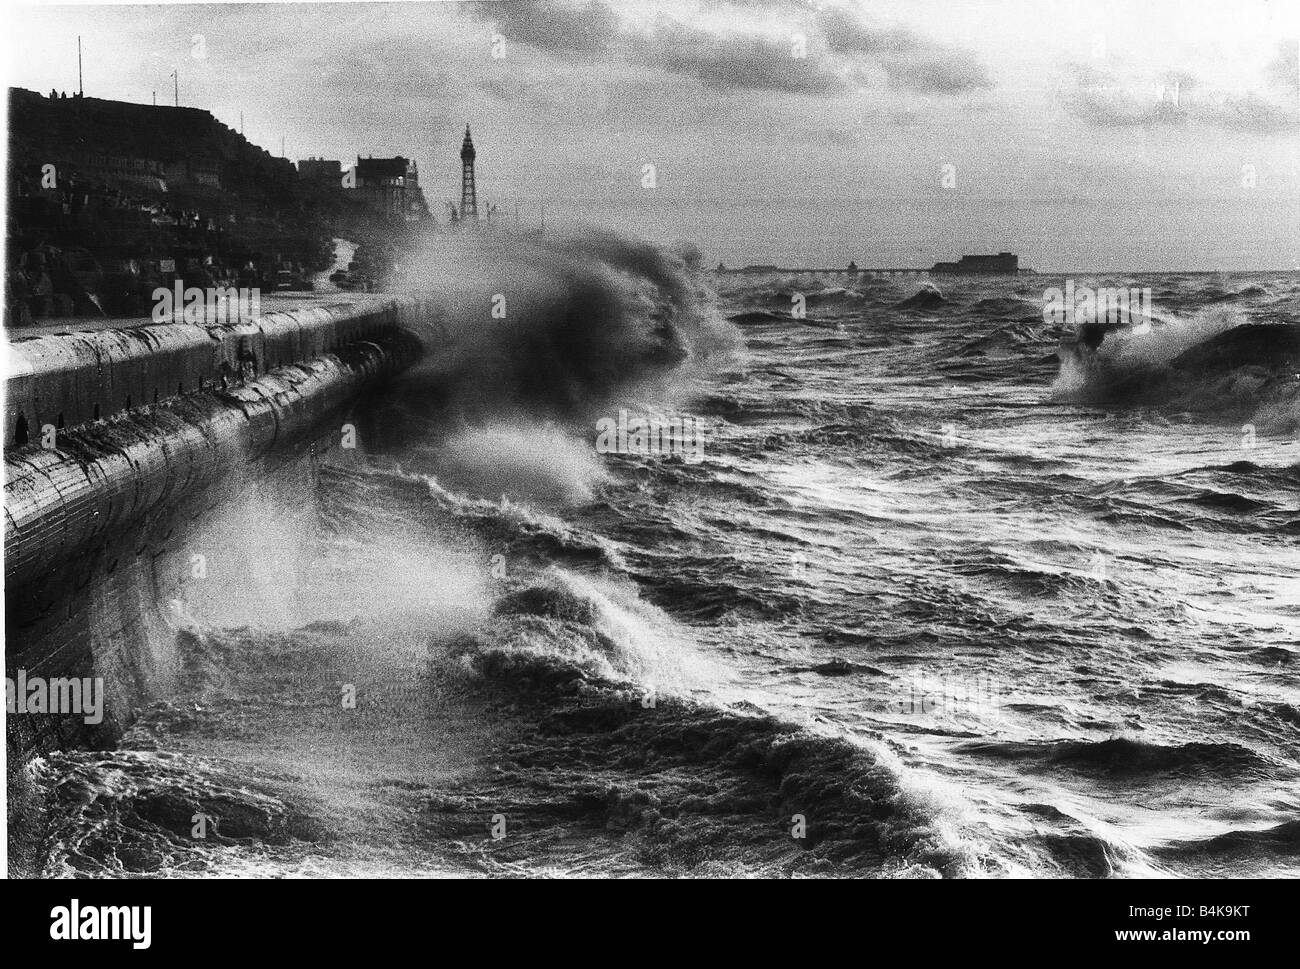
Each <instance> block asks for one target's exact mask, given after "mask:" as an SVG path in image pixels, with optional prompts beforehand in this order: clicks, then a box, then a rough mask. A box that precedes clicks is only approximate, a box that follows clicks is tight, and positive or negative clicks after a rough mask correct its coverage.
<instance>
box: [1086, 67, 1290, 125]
mask: <svg viewBox="0 0 1300 969" xmlns="http://www.w3.org/2000/svg"><path fill="white" fill-rule="evenodd" d="M1070 70H1071V73H1072V74H1073V78H1074V86H1073V88H1072V89H1069V90H1067V91H1066V92H1065V93H1063V94H1062V95H1061V101H1062V103H1063V104H1064V105H1065V107H1066V108H1067V109H1068V110H1069V111H1071V112H1072V113H1073V114H1074V115H1075V116H1076V117H1079V118H1082V119H1083V120H1084V121H1087V122H1089V123H1090V124H1093V125H1097V126H1098V127H1106V128H1125V127H1158V126H1163V127H1168V126H1175V125H1185V124H1188V123H1189V122H1194V123H1197V124H1204V125H1211V126H1213V127H1216V128H1223V129H1225V130H1228V131H1238V132H1244V133H1252V134H1270V133H1272V132H1277V131H1284V130H1286V129H1288V128H1293V127H1295V126H1296V125H1297V124H1298V123H1300V119H1297V117H1296V114H1295V112H1294V111H1287V110H1285V109H1283V108H1281V107H1279V106H1278V105H1276V104H1274V103H1272V102H1271V101H1268V100H1266V99H1265V98H1263V97H1261V96H1260V95H1258V94H1255V93H1253V92H1251V93H1247V94H1233V93H1224V92H1214V91H1204V92H1202V91H1197V90H1196V79H1195V78H1194V77H1193V76H1192V75H1190V74H1187V73H1185V72H1178V73H1173V74H1169V75H1167V76H1165V77H1164V78H1162V79H1161V80H1160V81H1159V82H1154V81H1153V82H1151V85H1150V88H1149V89H1148V90H1149V91H1150V94H1149V95H1148V94H1146V93H1145V92H1142V93H1139V90H1140V89H1138V90H1135V89H1134V88H1133V87H1132V86H1124V85H1121V84H1119V83H1118V82H1117V81H1116V79H1115V78H1114V77H1113V76H1111V75H1108V74H1104V73H1102V72H1100V71H1097V70H1095V69H1094V68H1091V67H1087V66H1084V65H1078V64H1076V65H1072V66H1071V68H1070Z"/></svg>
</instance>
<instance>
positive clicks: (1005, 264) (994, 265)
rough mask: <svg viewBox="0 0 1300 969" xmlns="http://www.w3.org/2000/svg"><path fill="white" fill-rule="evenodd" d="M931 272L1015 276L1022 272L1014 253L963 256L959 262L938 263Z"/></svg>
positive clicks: (1018, 259) (1017, 257) (1018, 258)
mask: <svg viewBox="0 0 1300 969" xmlns="http://www.w3.org/2000/svg"><path fill="white" fill-rule="evenodd" d="M930 272H932V273H985V274H989V273H992V274H997V275H1006V276H1014V275H1016V274H1017V273H1019V272H1020V257H1019V256H1017V255H1016V254H1015V253H1014V252H999V253H998V254H997V255H996V256H962V257H961V259H959V260H958V261H957V262H936V263H935V264H934V266H932V267H931V269H930Z"/></svg>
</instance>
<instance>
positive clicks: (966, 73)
mask: <svg viewBox="0 0 1300 969" xmlns="http://www.w3.org/2000/svg"><path fill="white" fill-rule="evenodd" d="M816 23H817V26H818V29H819V30H820V31H821V34H822V36H823V37H824V38H825V39H826V46H827V47H828V48H829V49H830V50H832V51H834V52H836V53H838V54H843V55H846V56H850V57H865V58H869V59H872V60H874V61H875V62H876V63H878V64H879V66H880V67H881V68H882V69H883V70H884V72H885V76H886V77H887V78H888V79H889V83H890V84H892V85H894V86H895V87H902V88H908V89H910V90H913V91H920V92H921V93H924V94H960V93H961V92H963V91H971V90H975V89H977V88H987V87H991V86H992V83H993V82H992V81H991V79H990V78H989V76H988V72H987V71H985V69H984V67H983V65H981V64H980V63H979V61H977V60H976V59H975V57H974V56H973V55H971V54H969V53H967V52H966V51H959V50H951V49H949V48H946V47H943V46H941V45H939V44H934V43H932V42H930V41H927V40H925V39H924V38H922V37H919V36H918V35H916V34H914V33H913V32H912V31H910V30H903V29H901V28H896V27H873V26H869V25H867V24H865V23H863V22H862V21H861V20H859V19H858V18H857V17H855V16H854V15H853V14H852V13H850V12H849V11H848V10H845V9H843V8H841V7H827V8H825V9H824V10H821V11H820V12H818V14H817V15H816Z"/></svg>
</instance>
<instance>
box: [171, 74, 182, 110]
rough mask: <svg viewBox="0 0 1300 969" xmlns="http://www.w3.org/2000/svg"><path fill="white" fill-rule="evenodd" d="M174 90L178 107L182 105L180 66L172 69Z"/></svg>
mask: <svg viewBox="0 0 1300 969" xmlns="http://www.w3.org/2000/svg"><path fill="white" fill-rule="evenodd" d="M172 90H173V92H174V93H175V95H176V107H178V108H179V107H180V106H181V78H180V68H177V69H176V70H174V71H172Z"/></svg>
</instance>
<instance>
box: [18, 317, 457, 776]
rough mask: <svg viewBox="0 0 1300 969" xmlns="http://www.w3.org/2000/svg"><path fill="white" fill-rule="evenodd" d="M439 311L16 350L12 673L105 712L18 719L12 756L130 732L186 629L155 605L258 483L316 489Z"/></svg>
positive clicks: (93, 339) (24, 343)
mask: <svg viewBox="0 0 1300 969" xmlns="http://www.w3.org/2000/svg"><path fill="white" fill-rule="evenodd" d="M435 314H436V311H435V309H434V308H433V307H432V306H430V305H428V304H426V303H423V302H421V301H418V300H391V299H390V300H376V299H374V298H370V299H362V300H358V301H356V302H354V303H349V304H339V305H333V306H317V307H307V308H301V309H297V310H291V311H288V312H281V313H272V314H268V315H266V316H264V317H261V318H259V319H257V320H255V321H252V322H249V323H245V324H241V325H237V326H212V327H207V326H199V325H187V324H174V325H161V326H150V327H141V328H139V329H136V330H99V331H92V332H85V333H75V334H58V335H45V336H40V337H35V338H32V339H28V340H20V341H17V342H15V343H13V344H11V345H10V364H11V365H10V368H9V369H10V373H9V377H8V380H7V387H6V389H7V392H8V393H7V397H6V404H5V406H6V417H7V422H8V431H7V433H6V449H5V582H6V589H5V598H6V651H5V672H6V676H7V677H9V678H10V680H11V681H13V683H14V684H15V690H16V691H17V692H19V693H23V691H24V690H25V689H26V688H27V687H26V684H33V683H35V684H38V686H39V685H43V684H49V683H50V681H51V680H58V681H60V682H61V683H63V684H67V683H69V682H70V681H71V680H76V681H78V682H80V683H83V684H86V685H87V686H89V685H90V684H92V683H93V684H95V685H96V688H97V689H100V690H102V698H103V702H102V710H101V711H100V712H99V713H97V714H96V715H94V716H87V715H85V713H84V711H81V712H71V713H69V712H68V710H67V709H63V710H60V711H59V712H49V711H44V710H36V711H35V712H31V711H28V712H23V711H22V710H19V711H18V712H16V713H10V714H9V717H8V731H7V734H8V736H7V738H6V739H7V743H8V747H9V750H10V752H11V754H16V755H18V756H19V757H22V756H26V755H29V754H31V753H34V752H39V751H41V750H46V749H52V748H56V747H72V746H87V745H89V746H103V745H107V744H111V743H112V742H113V741H114V740H115V739H116V737H117V736H119V735H120V732H121V730H122V729H123V728H124V727H125V726H127V725H128V724H129V723H130V721H131V719H132V717H133V711H134V710H136V709H137V708H138V707H139V706H141V705H142V704H143V703H145V702H147V701H148V700H149V699H150V697H151V695H152V694H153V693H154V692H155V688H156V687H158V686H159V685H160V683H161V681H162V680H165V678H166V677H167V676H168V675H169V671H168V670H167V669H166V668H165V667H166V656H165V653H166V652H168V650H167V649H166V643H167V641H168V639H169V638H171V637H173V636H174V631H173V630H172V629H171V628H170V627H169V626H167V624H166V623H165V622H163V620H162V617H161V614H160V609H161V607H162V604H165V603H166V602H168V600H169V599H171V598H173V597H174V596H175V595H176V593H177V590H178V588H179V586H180V585H181V584H182V583H183V582H184V579H185V575H186V565H187V562H188V560H189V558H190V555H189V552H188V550H189V549H190V548H191V547H192V545H193V543H194V541H195V537H196V536H198V535H201V534H202V533H203V530H204V529H205V528H206V527H208V526H209V525H210V524H211V523H212V522H214V521H215V520H216V519H217V518H219V517H220V513H221V509H222V507H223V506H224V505H226V504H228V503H229V502H231V501H233V500H235V499H237V498H238V497H239V495H240V494H241V492H247V490H248V489H250V488H254V489H255V488H257V487H259V486H261V484H260V483H259V482H260V481H261V479H264V478H268V477H275V478H279V479H284V478H285V477H286V476H287V477H289V478H297V479H299V480H305V481H306V483H307V484H310V479H311V478H312V476H313V475H314V472H315V468H316V460H317V458H318V457H319V455H320V454H321V453H322V452H323V451H325V450H328V449H330V448H332V447H336V446H338V445H339V444H340V442H341V441H342V440H343V435H342V434H341V431H342V429H343V427H344V424H345V422H346V419H347V417H348V415H349V413H350V411H351V410H352V409H353V408H355V406H356V405H357V404H358V403H359V402H360V401H362V400H364V399H365V397H366V396H367V395H369V394H371V393H373V392H375V391H376V390H378V389H380V388H382V387H383V385H384V383H385V382H386V381H387V380H388V379H389V378H391V377H392V376H393V375H395V374H396V373H398V372H400V371H401V370H403V369H405V368H406V367H408V366H409V365H411V364H412V363H413V362H415V361H416V360H417V359H419V358H420V356H421V355H422V354H424V353H426V352H435V351H436V350H437V347H435V346H430V344H432V343H437V342H438V341H439V340H442V339H444V338H445V337H444V331H442V330H441V329H440V327H438V326H437V324H436V315H435ZM417 333H418V334H419V335H417ZM169 390H170V393H168V391H169ZM154 394H157V395H158V400H159V402H158V403H157V404H154V403H153V399H154ZM141 401H147V402H148V403H147V404H145V405H144V406H141V404H140V402H141ZM20 417H21V418H22V419H23V420H22V421H21V422H20ZM22 424H25V425H26V428H27V435H28V436H27V442H26V443H23V444H20V443H19V442H18V440H17V439H16V435H15V430H16V429H18V428H19V427H20V426H21V425H22ZM171 672H174V671H171ZM32 689H33V690H34V691H35V692H37V693H39V692H40V691H39V689H37V688H36V687H33V688H32ZM68 689H71V687H68ZM50 695H51V696H53V695H54V690H53V689H52V688H51V690H50ZM65 707H66V703H65Z"/></svg>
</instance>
